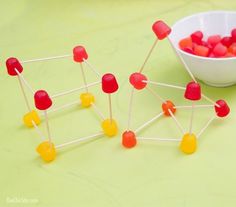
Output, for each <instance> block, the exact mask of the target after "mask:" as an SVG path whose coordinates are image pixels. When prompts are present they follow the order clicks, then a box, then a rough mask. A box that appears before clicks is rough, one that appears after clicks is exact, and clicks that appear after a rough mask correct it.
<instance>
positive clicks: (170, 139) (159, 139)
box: [137, 137, 181, 142]
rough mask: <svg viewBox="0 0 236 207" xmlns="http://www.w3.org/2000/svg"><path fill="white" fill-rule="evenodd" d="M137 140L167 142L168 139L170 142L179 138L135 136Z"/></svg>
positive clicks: (178, 140)
mask: <svg viewBox="0 0 236 207" xmlns="http://www.w3.org/2000/svg"><path fill="white" fill-rule="evenodd" d="M137 140H140V141H145V140H150V141H164V142H166V141H167V142H168V141H171V142H180V141H181V139H174V138H159V137H155V138H153V137H137Z"/></svg>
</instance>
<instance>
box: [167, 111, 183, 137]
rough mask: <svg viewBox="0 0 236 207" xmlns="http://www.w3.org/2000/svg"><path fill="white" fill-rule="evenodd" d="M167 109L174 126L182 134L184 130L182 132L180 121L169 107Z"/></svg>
mask: <svg viewBox="0 0 236 207" xmlns="http://www.w3.org/2000/svg"><path fill="white" fill-rule="evenodd" d="M168 111H169V113H170V115H171V117H172V118H173V120H174V121H175V123H176V126H177V127H178V128H179V130H180V131H181V132H182V134H184V133H185V132H184V129H183V127H182V125H181V124H180V122H179V121H178V120H177V119H176V117H175V115H174V114H173V113H172V111H171V110H170V109H168Z"/></svg>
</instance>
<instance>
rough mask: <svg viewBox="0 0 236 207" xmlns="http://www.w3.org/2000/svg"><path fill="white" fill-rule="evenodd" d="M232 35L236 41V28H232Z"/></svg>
mask: <svg viewBox="0 0 236 207" xmlns="http://www.w3.org/2000/svg"><path fill="white" fill-rule="evenodd" d="M231 37H232V40H233V42H236V28H234V29H232V31H231Z"/></svg>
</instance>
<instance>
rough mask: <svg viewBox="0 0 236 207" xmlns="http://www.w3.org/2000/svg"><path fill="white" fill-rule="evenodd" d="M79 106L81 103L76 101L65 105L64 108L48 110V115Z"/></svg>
mask: <svg viewBox="0 0 236 207" xmlns="http://www.w3.org/2000/svg"><path fill="white" fill-rule="evenodd" d="M79 104H80V101H74V102H71V103H68V104H65V105H63V106H59V107H57V108H54V109H51V110H48V111H47V113H48V114H49V113H52V112H56V111H59V110H62V109H66V108H69V107H71V106H75V105H79Z"/></svg>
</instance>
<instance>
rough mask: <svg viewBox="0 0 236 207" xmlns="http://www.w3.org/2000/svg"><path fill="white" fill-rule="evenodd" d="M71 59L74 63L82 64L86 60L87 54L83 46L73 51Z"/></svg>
mask: <svg viewBox="0 0 236 207" xmlns="http://www.w3.org/2000/svg"><path fill="white" fill-rule="evenodd" d="M73 55H74V56H73V57H74V61H75V62H80V63H81V62H83V61H84V59H85V60H87V59H88V54H87V52H86V50H85V48H84V47H83V46H76V47H74V49H73Z"/></svg>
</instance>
